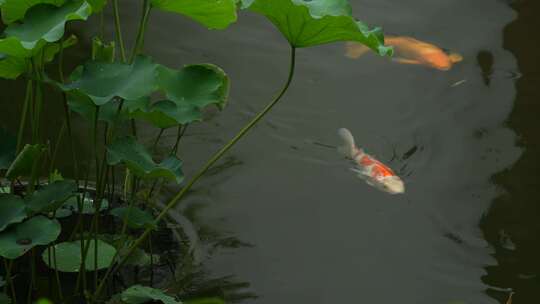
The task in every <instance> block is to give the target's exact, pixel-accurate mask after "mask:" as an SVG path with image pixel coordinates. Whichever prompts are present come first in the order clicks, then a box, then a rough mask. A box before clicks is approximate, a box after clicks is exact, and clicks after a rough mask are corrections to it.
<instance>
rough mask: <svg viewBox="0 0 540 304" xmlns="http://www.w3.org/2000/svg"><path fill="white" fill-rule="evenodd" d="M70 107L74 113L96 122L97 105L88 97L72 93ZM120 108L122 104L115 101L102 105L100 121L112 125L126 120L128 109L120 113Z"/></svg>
mask: <svg viewBox="0 0 540 304" xmlns="http://www.w3.org/2000/svg"><path fill="white" fill-rule="evenodd" d="M68 105H69V108H70V109H71V110H72V111H73V112H75V113H78V114H79V115H81V116H82V117H84V118H85V119H86V120H88V121H90V122H93V121H94V117H95V115H96V111H97V109H96V105H95V104H94V103H93V102H92V101H91V100H90V99H88V98H87V97H86V96H84V95H82V94H80V93H76V92H74V93H70V94H69V95H68ZM119 106H120V102H119V101H115V100H113V101H110V102H107V103H106V104H103V105H101V106H100V107H99V116H98V120H99V121H105V122H108V123H112V122H114V121H117V120H122V119H125V118H126V117H127V109H126V108H125V107H123V108H122V109H121V111H120V113H118V108H119Z"/></svg>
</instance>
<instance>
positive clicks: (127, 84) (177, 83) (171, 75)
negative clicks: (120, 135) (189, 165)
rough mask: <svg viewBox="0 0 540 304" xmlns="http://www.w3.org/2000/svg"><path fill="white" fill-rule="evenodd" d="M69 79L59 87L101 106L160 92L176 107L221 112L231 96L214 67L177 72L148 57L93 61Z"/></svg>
mask: <svg viewBox="0 0 540 304" xmlns="http://www.w3.org/2000/svg"><path fill="white" fill-rule="evenodd" d="M70 79H71V80H72V82H71V83H70V84H67V85H63V84H59V83H57V85H58V86H59V87H60V88H61V89H62V90H64V91H66V92H68V93H69V94H70V95H73V96H74V98H75V99H78V100H81V99H87V101H89V102H92V103H94V104H95V105H99V106H101V105H104V104H106V103H107V102H109V101H110V100H112V99H113V98H114V97H120V98H122V99H125V100H139V99H141V98H144V97H148V96H149V95H151V94H152V93H154V92H158V91H161V92H163V93H165V95H166V96H167V98H168V99H170V100H172V101H174V102H175V103H176V104H182V105H183V104H189V105H193V106H197V107H199V108H203V107H206V106H208V105H211V104H215V105H216V106H218V107H219V108H220V109H222V108H223V107H224V106H225V104H226V100H227V97H228V93H229V79H228V77H227V76H226V75H225V73H224V72H223V71H222V70H221V69H220V68H218V67H216V66H214V65H210V64H203V65H190V66H186V67H184V68H182V69H180V70H178V71H175V70H172V69H169V68H167V67H164V66H161V65H159V64H156V63H154V62H152V59H150V58H149V57H145V56H138V57H137V58H136V59H135V61H134V63H133V64H123V63H107V62H96V61H90V62H88V63H87V64H85V65H84V66H83V67H82V68H77V69H75V71H74V72H73V74H72V75H71V76H70Z"/></svg>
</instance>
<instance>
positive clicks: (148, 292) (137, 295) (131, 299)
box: [120, 285, 182, 304]
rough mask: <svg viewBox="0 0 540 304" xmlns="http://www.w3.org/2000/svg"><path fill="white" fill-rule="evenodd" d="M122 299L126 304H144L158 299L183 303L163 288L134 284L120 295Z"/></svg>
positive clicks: (165, 301)
mask: <svg viewBox="0 0 540 304" xmlns="http://www.w3.org/2000/svg"><path fill="white" fill-rule="evenodd" d="M120 299H121V300H122V302H124V303H126V304H143V303H149V302H156V301H158V302H161V303H164V304H182V302H180V301H177V300H176V299H175V298H173V297H171V296H169V295H167V294H166V293H164V292H163V291H162V290H159V289H156V288H152V287H146V286H141V285H134V286H131V287H130V288H128V289H126V290H124V291H123V292H122V294H121V295H120Z"/></svg>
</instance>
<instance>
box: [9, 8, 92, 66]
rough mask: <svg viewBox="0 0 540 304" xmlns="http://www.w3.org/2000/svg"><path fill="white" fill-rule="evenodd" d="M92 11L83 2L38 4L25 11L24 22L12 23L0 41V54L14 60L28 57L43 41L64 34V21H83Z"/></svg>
mask: <svg viewBox="0 0 540 304" xmlns="http://www.w3.org/2000/svg"><path fill="white" fill-rule="evenodd" d="M91 12H92V9H91V7H90V5H89V4H88V3H87V2H86V1H68V2H66V4H65V5H63V6H61V7H55V6H51V5H38V6H35V7H33V8H32V9H30V10H29V11H28V13H27V14H26V17H25V18H24V22H23V23H21V24H18V23H14V24H11V25H10V26H8V28H7V29H6V30H5V34H6V38H4V39H0V53H3V54H6V55H10V56H15V57H25V58H27V57H32V56H33V55H36V54H37V53H38V50H39V49H40V48H41V47H43V46H45V44H46V43H47V42H56V41H58V40H60V38H62V36H63V35H64V30H65V25H66V22H68V21H70V20H86V19H87V18H88V16H89V15H90V13H91Z"/></svg>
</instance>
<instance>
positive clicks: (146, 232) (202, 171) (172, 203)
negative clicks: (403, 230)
mask: <svg viewBox="0 0 540 304" xmlns="http://www.w3.org/2000/svg"><path fill="white" fill-rule="evenodd" d="M295 62H296V49H295V48H294V47H293V46H291V62H290V66H289V76H288V77H287V81H286V82H285V85H284V86H283V88H282V89H281V91H280V92H279V94H278V95H277V96H276V97H275V98H274V99H273V100H272V101H271V102H270V103H269V104H268V105H267V106H266V107H265V108H264V109H263V110H262V111H261V112H259V113H258V114H257V115H256V116H255V117H254V118H253V119H252V120H251V121H250V122H249V123H248V124H247V125H246V126H244V127H243V128H242V129H241V130H240V132H238V133H237V134H236V136H234V137H233V138H232V139H231V140H230V141H229V142H228V143H227V144H226V145H225V146H223V147H222V148H221V149H220V150H219V151H218V152H216V153H215V154H214V156H212V158H210V160H208V162H206V164H205V165H204V166H203V167H202V169H200V170H199V171H198V172H197V174H195V176H194V177H193V178H191V180H190V181H189V182H188V183H187V185H186V186H185V187H183V188H182V190H180V192H178V194H177V195H176V196H175V197H174V198H173V199H172V200H171V201H169V203H168V204H167V206H165V208H163V210H162V211H161V212H160V213H159V215H158V216H157V217H156V223H157V222H159V221H161V220H162V219H163V218H164V217H165V216H166V215H167V212H168V211H169V210H171V209H172V208H174V207H176V205H177V204H178V202H179V201H180V200H181V199H182V198H183V197H184V196H185V195H186V194H187V193H188V192H189V190H190V189H191V187H193V185H194V184H195V183H196V182H197V181H198V180H199V179H200V178H201V177H202V176H203V175H204V174H205V173H206V172H207V171H208V170H209V169H210V168H211V167H212V165H214V164H215V163H216V162H217V161H218V160H219V159H221V157H222V156H223V155H224V154H225V153H226V152H227V151H229V150H230V149H231V148H232V147H233V146H234V145H235V144H236V143H237V142H238V141H239V140H240V139H241V138H242V137H243V136H244V135H246V133H248V132H249V131H250V130H251V129H252V128H253V127H254V126H255V125H256V124H257V123H258V122H259V121H260V120H261V119H262V118H263V117H264V116H265V115H266V114H267V113H268V112H269V111H270V110H271V109H272V108H273V107H274V106H275V105H276V104H277V103H278V101H279V100H280V99H281V97H283V95H284V94H285V92H287V90H288V89H289V86H290V84H291V82H292V79H293V76H294V69H295ZM151 231H152V228H146V229H145V230H144V232H143V234H142V235H141V236H140V237H139V238H138V239H137V240H136V241H135V242H134V243H133V244H132V245H131V247H130V248H129V249H128V251H127V253H126V255H125V256H123V257H122V259H120V261H119V262H118V263H117V264H116V266H115V267H111V266H112V264H111V265H110V266H109V268H108V269H107V272H106V273H105V276H104V277H103V279H102V280H101V283H100V285H99V287H98V289H97V290H96V292H95V294H94V297H95V298H97V297H99V295H100V293H101V290H102V289H103V286H104V285H105V282H107V279H108V278H109V276H110V275H111V274H112V273H114V272H116V271H117V270H118V269H119V268H120V267H122V266H123V265H124V263H125V262H126V261H127V259H128V258H129V256H130V255H131V254H132V253H133V252H134V251H135V249H136V248H137V247H139V246H140V245H141V244H142V243H143V242H144V241H145V239H146V238H147V237H148V235H149V234H150V232H151Z"/></svg>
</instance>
